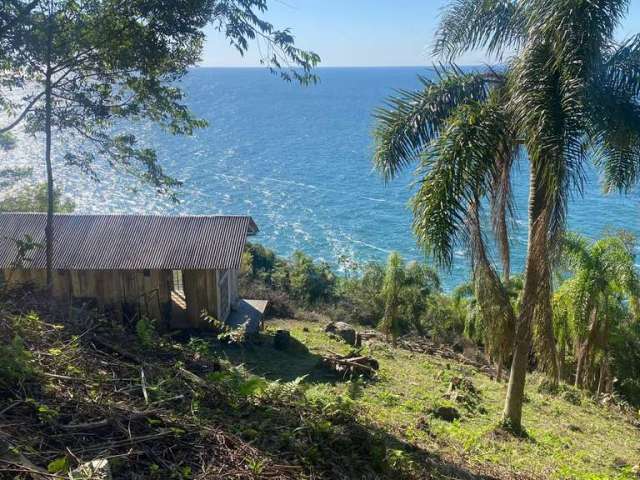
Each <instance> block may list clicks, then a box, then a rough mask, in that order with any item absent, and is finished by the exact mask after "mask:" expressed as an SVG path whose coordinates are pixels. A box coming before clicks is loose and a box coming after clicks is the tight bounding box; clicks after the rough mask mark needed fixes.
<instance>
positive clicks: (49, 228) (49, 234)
mask: <svg viewBox="0 0 640 480" xmlns="http://www.w3.org/2000/svg"><path fill="white" fill-rule="evenodd" d="M52 44H53V26H52V24H51V12H49V25H48V30H47V52H46V55H47V70H46V72H45V119H44V122H45V153H44V159H45V164H46V168H47V223H46V226H45V230H44V234H45V243H46V246H45V255H46V269H47V277H46V282H47V291H48V292H51V288H52V282H53V276H52V274H53V197H54V191H53V169H52V167H51V108H52V105H51V103H52V97H51V82H52V71H51V50H52Z"/></svg>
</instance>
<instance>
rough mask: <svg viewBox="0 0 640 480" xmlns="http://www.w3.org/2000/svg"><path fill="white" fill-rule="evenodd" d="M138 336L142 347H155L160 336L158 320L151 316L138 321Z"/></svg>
mask: <svg viewBox="0 0 640 480" xmlns="http://www.w3.org/2000/svg"><path fill="white" fill-rule="evenodd" d="M136 336H137V337H138V342H139V343H140V345H141V346H142V348H145V349H147V348H151V347H153V345H155V343H156V340H157V337H158V333H157V331H156V321H155V320H154V319H152V318H149V317H142V318H140V320H138V322H137V323H136Z"/></svg>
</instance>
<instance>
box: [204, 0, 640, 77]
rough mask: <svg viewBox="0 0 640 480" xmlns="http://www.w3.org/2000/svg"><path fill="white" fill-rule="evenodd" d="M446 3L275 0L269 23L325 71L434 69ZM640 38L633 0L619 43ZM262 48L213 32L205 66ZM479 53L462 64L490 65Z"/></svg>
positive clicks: (250, 61) (639, 3) (235, 60)
mask: <svg viewBox="0 0 640 480" xmlns="http://www.w3.org/2000/svg"><path fill="white" fill-rule="evenodd" d="M447 3H448V1H447V0H271V1H270V2H269V12H268V13H267V14H266V18H267V19H268V20H269V21H271V22H272V23H273V24H274V25H276V26H278V27H281V28H282V27H290V28H291V29H292V31H293V33H294V35H295V37H296V43H297V44H298V46H300V47H303V48H306V49H311V50H314V51H315V52H317V53H318V54H319V55H320V56H321V57H322V65H323V66H409V65H411V66H413V65H425V64H426V65H430V64H431V63H432V60H431V58H430V57H429V49H430V46H431V45H432V42H433V37H434V32H435V29H436V26H437V22H438V18H439V14H440V11H441V9H442V8H443V6H445V5H446V4H447ZM634 33H640V0H632V1H631V7H630V10H629V15H628V16H627V18H626V21H625V24H624V25H623V27H622V29H621V31H620V32H619V37H620V38H625V37H628V36H630V35H632V34H634ZM259 57H260V55H259V53H258V48H256V46H255V45H253V46H252V50H251V52H249V53H248V54H247V55H246V56H245V57H244V58H243V57H241V56H240V55H239V54H238V53H237V52H236V51H234V50H233V49H231V48H229V47H228V43H227V41H226V40H225V38H224V37H223V36H222V35H221V34H220V33H218V32H216V31H215V30H214V29H213V28H210V29H209V30H208V31H207V43H206V46H205V51H204V55H203V61H202V65H203V66H221V67H231V66H257V65H259ZM487 61H488V59H487V58H485V57H484V56H483V55H482V54H481V53H471V54H468V55H466V56H465V57H464V58H462V59H460V61H459V63H460V64H463V65H477V64H481V63H485V62H487Z"/></svg>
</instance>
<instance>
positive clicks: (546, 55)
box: [510, 44, 587, 244]
mask: <svg viewBox="0 0 640 480" xmlns="http://www.w3.org/2000/svg"><path fill="white" fill-rule="evenodd" d="M552 60H553V53H552V51H551V50H550V48H549V46H548V45H545V44H533V45H529V46H528V47H527V48H526V49H525V51H523V53H522V55H521V56H520V57H519V58H518V60H517V61H516V62H514V64H513V71H512V75H511V76H510V105H511V108H512V109H513V111H514V115H515V118H516V123H517V124H518V125H520V126H521V130H522V134H523V135H524V137H525V145H526V147H527V151H528V154H529V160H530V162H531V164H532V171H533V173H534V174H535V177H536V182H537V183H538V186H539V188H540V191H541V192H544V195H545V196H546V197H547V201H546V203H547V205H549V206H550V211H549V212H548V218H549V222H550V229H549V232H548V234H549V239H550V240H551V242H552V244H553V242H554V241H555V240H557V239H559V238H560V234H561V233H562V231H563V229H564V225H565V220H566V212H567V202H568V199H569V197H570V195H572V194H581V193H582V189H583V185H584V181H585V173H584V166H585V164H586V161H587V150H586V148H585V144H584V130H583V128H582V127H583V116H584V115H583V111H584V109H583V102H582V97H581V95H580V94H579V89H576V88H574V86H573V80H572V79H571V78H570V77H569V78H567V77H565V76H564V75H563V72H562V71H560V70H559V69H558V68H557V67H556V66H555V65H554V63H553V61H552Z"/></svg>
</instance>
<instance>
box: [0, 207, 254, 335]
mask: <svg viewBox="0 0 640 480" xmlns="http://www.w3.org/2000/svg"><path fill="white" fill-rule="evenodd" d="M45 223H46V215H44V214H39V213H3V214H0V270H1V272H2V277H3V282H4V283H6V284H8V285H9V286H17V285H20V284H24V283H33V284H35V285H37V286H41V287H44V286H45V277H46V275H45V265H46V263H45V249H44V244H45V236H44V229H45ZM257 231H258V228H257V227H256V224H255V223H254V221H253V219H252V218H251V217H248V216H222V215H216V216H156V215H74V214H69V215H66V214H65V215H56V216H55V217H54V222H53V232H54V233H53V235H54V249H53V268H54V275H53V285H52V295H53V297H54V298H55V299H56V300H58V301H60V302H63V303H69V304H73V303H76V304H80V303H84V304H87V303H92V304H95V306H96V307H97V308H98V309H100V310H102V311H105V312H108V313H110V314H113V315H114V316H116V317H118V318H125V319H133V318H135V317H136V316H140V315H147V316H150V317H152V318H156V319H159V320H162V321H164V322H166V324H168V325H169V326H170V327H171V328H186V327H191V328H200V327H206V326H207V324H206V323H204V322H203V321H202V313H203V312H207V313H208V314H209V315H211V316H212V317H215V318H216V319H218V320H220V321H226V320H227V318H228V317H229V314H230V312H231V309H232V307H233V306H234V305H235V304H236V303H237V302H238V300H239V298H238V271H239V268H240V262H241V258H242V253H243V251H244V246H245V243H246V239H247V236H248V235H253V234H255V233H257ZM25 238H30V239H32V240H33V241H34V242H35V243H36V244H37V246H36V248H34V249H33V250H31V251H29V252H28V253H27V254H26V255H24V256H23V257H24V258H20V257H21V255H20V253H19V252H20V250H19V248H18V243H19V241H21V240H24V239H25Z"/></svg>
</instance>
